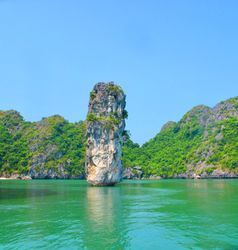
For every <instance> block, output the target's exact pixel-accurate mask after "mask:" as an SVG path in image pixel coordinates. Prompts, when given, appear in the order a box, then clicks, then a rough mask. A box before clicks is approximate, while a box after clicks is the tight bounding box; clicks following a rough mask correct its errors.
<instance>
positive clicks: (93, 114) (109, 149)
mask: <svg viewBox="0 0 238 250" xmlns="http://www.w3.org/2000/svg"><path fill="white" fill-rule="evenodd" d="M125 107H126V96H125V94H124V92H123V90H122V88H121V87H119V86H118V85H116V84H114V83H113V82H109V83H98V84H96V85H95V87H94V89H93V91H92V92H91V93H90V102H89V109H88V115H87V132H86V137H87V149H86V177H87V181H88V183H90V184H91V185H93V186H112V185H115V184H116V183H118V182H120V181H121V179H122V172H123V168H122V161H121V156H122V145H123V132H124V129H125V118H126V117H127V111H126V110H125Z"/></svg>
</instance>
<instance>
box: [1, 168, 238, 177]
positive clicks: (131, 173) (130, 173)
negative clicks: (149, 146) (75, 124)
mask: <svg viewBox="0 0 238 250" xmlns="http://www.w3.org/2000/svg"><path fill="white" fill-rule="evenodd" d="M236 178H238V174H235V173H228V172H224V171H222V170H220V169H216V170H214V171H213V172H212V173H210V174H208V173H206V172H204V173H202V174H195V173H193V172H190V173H183V174H178V175H174V176H172V177H167V176H157V175H149V176H146V175H145V174H144V172H143V170H142V168H141V167H139V166H136V167H132V168H126V169H125V170H124V173H123V180H163V179H194V180H199V179H236ZM43 179H52V180H85V179H86V178H85V175H81V176H56V175H52V176H49V175H45V176H44V175H41V176H39V175H36V176H30V175H23V174H21V175H19V174H13V175H9V174H8V175H2V176H0V180H43Z"/></svg>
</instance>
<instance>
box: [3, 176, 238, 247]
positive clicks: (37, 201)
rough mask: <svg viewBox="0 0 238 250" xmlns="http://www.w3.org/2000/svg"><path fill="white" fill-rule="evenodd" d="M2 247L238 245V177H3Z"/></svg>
mask: <svg viewBox="0 0 238 250" xmlns="http://www.w3.org/2000/svg"><path fill="white" fill-rule="evenodd" d="M0 249H52V250H53V249H90V250H91V249H93V250H94V249H95V250H104V249H116V250H117V249H118V250H120V249H133V250H134V249H135V250H137V249H153V250H154V249H163V250H164V249H165V250H166V249H227V250H233V249H238V180H161V181H125V182H123V183H121V184H119V185H117V186H115V187H90V186H88V185H87V183H86V182H85V181H78V180H75V181H71V180H70V181H62V180H58V181H56V180H42V181H37V180H34V181H6V180H3V181H0Z"/></svg>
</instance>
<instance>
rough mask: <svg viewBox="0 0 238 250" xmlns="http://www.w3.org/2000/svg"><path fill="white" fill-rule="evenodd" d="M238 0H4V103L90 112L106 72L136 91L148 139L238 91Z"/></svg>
mask: <svg viewBox="0 0 238 250" xmlns="http://www.w3.org/2000/svg"><path fill="white" fill-rule="evenodd" d="M237 12H238V1H237V0H193V1H191V0H179V1H178V0H130V1H128V0H120V1H116V0H100V1H98V0H85V1H82V0H34V1H33V0H0V110H7V109H15V110H17V111H19V112H20V113H21V114H22V115H23V116H24V118H25V119H26V120H28V121H38V120H40V119H41V118H42V117H47V116H50V115H54V114H59V115H62V116H64V117H65V118H66V119H67V120H69V121H71V122H75V121H79V120H83V119H85V117H86V114H87V107H88V101H89V92H90V91H91V90H92V88H93V86H94V84H95V83H97V82H102V81H105V82H108V81H114V82H115V83H117V84H119V85H121V87H122V88H123V89H124V91H125V92H126V95H127V110H128V112H129V119H128V120H127V129H128V130H130V133H131V135H132V139H133V140H134V141H135V142H138V143H140V144H142V143H144V142H146V141H148V140H149V139H151V138H152V137H154V136H155V135H156V134H157V133H158V132H159V131H160V129H161V127H162V126H163V125H164V124H165V123H166V122H167V121H179V120H180V119H181V118H182V116H183V115H184V114H185V113H186V112H187V111H189V110H190V109H191V108H192V107H194V106H196V105H199V104H205V105H208V106H214V105H215V104H216V103H218V102H220V101H222V100H225V99H227V98H230V97H234V96H237V95H238V15H237Z"/></svg>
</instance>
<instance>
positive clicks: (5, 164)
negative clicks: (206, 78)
mask: <svg viewBox="0 0 238 250" xmlns="http://www.w3.org/2000/svg"><path fill="white" fill-rule="evenodd" d="M85 126H86V125H85V122H78V123H70V122H68V121H66V120H65V119H64V118H63V117H61V116H58V115H55V116H51V117H48V118H43V119H42V120H41V121H39V122H27V121H25V120H24V119H23V117H22V116H21V115H20V114H19V113H18V112H17V111H13V110H10V111H0V175H1V176H10V175H14V174H15V175H16V174H17V175H30V176H31V177H33V178H83V177H84V162H85ZM124 138H125V145H124V149H123V163H124V167H125V168H130V169H131V170H132V171H134V170H133V169H134V168H135V167H136V168H135V171H137V170H138V168H139V169H140V170H141V172H142V176H144V177H148V176H151V175H154V176H162V177H186V178H187V177H189V178H193V177H194V176H198V177H235V176H237V175H238V98H232V99H229V100H227V101H224V102H221V103H219V104H218V105H216V106H215V107H214V108H209V107H206V106H202V105H200V106H197V107H195V108H193V109H192V110H191V111H189V112H188V113H187V114H185V115H184V117H182V119H181V120H180V121H179V122H177V123H176V122H168V123H167V124H166V125H165V126H164V127H163V128H162V129H161V131H160V133H158V134H157V135H156V136H155V137H154V138H153V139H151V140H150V141H148V142H147V143H145V144H144V145H142V146H139V145H138V144H136V143H134V142H133V141H131V139H130V136H129V135H128V133H127V132H125V136H124Z"/></svg>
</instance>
